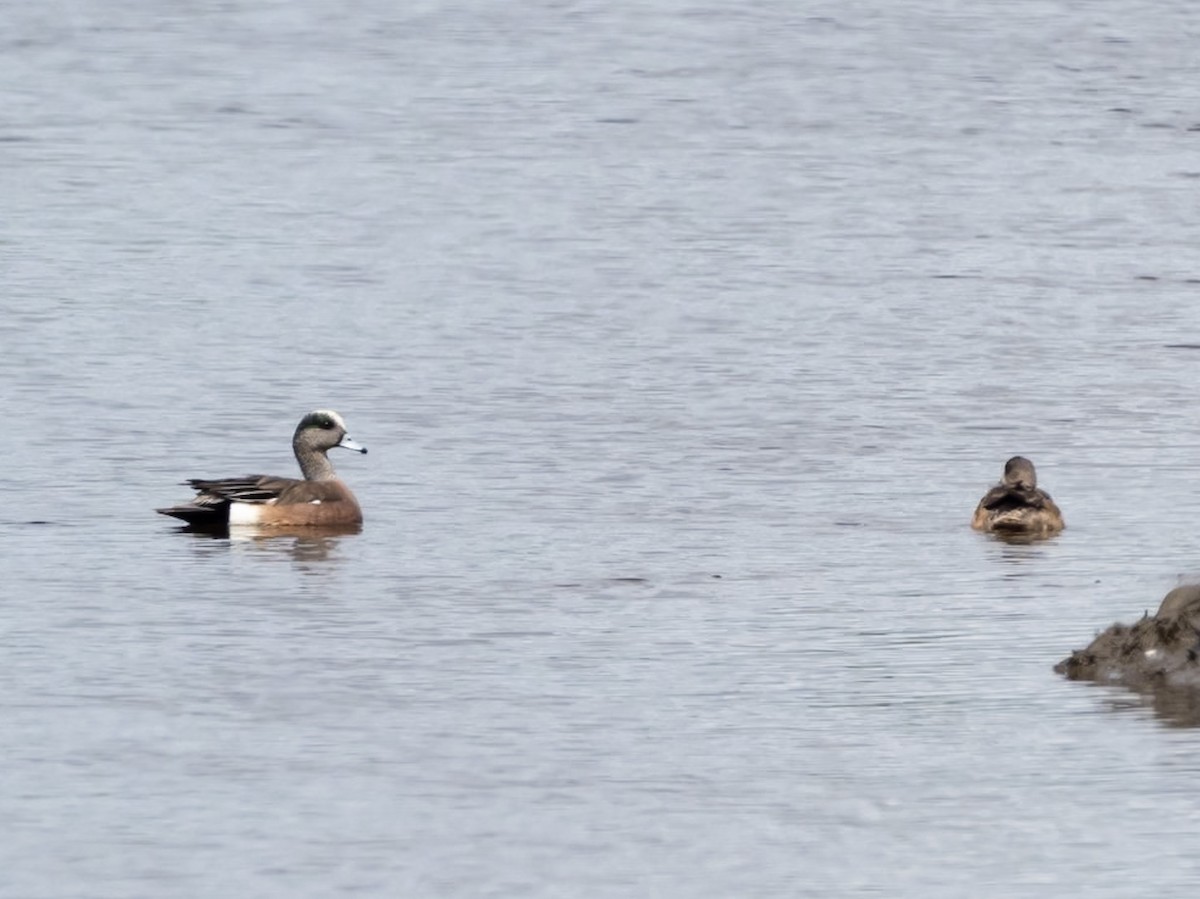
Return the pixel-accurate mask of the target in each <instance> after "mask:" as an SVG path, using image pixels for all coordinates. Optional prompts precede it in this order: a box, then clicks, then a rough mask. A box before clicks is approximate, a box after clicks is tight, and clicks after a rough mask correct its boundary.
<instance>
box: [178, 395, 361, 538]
mask: <svg viewBox="0 0 1200 899" xmlns="http://www.w3.org/2000/svg"><path fill="white" fill-rule="evenodd" d="M335 446H340V447H344V448H345V449H349V450H354V451H355V452H359V453H365V452H366V451H367V449H366V447H364V446H360V445H359V444H357V443H355V442H354V441H353V440H351V439H350V436H349V435H348V434H347V433H346V423H345V422H344V421H342V417H341V416H340V415H338V414H337V413H336V412H331V411H330V410H328V409H318V410H316V411H315V412H309V413H308V414H307V415H306V416H304V418H302V419H300V424H298V425H296V433H295V434H294V435H293V436H292V450H293V451H294V452H295V453H296V461H297V462H299V463H300V471H301V473H302V474H303V475H304V479H303V480H298V479H296V478H276V477H271V476H270V475H256V474H252V475H246V476H245V477H241V478H221V479H220V480H215V481H205V480H201V479H199V478H192V479H190V480H188V481H186V482H185V483H187V484H189V485H190V486H191V487H192V489H194V490H195V491H196V494H197V495H196V496H195V497H193V499H192V500H191V501H190V502H187V503H183V504H181V505H178V506H170V507H168V508H166V509H156V510H155V511H157V512H161V513H162V514H163V515H171V516H174V517H175V518H181V519H183V520H184V521H186V522H187V523H188V524H190V525H192V526H193V527H196V528H203V529H218V530H219V529H222V528H226V527H229V526H230V525H253V526H257V527H306V526H317V527H352V526H356V525H360V524H362V509H360V508H359V506H358V500H356V499H355V498H354V494H353V493H351V492H350V488H349V487H347V486H346V485H345V484H344V483H342V481H341V479H340V478H338V476H337V475H336V474H334V471H333V466H332V465H331V464H330V462H329V459H328V457H326V455H325V453H326V451H328V450H330V449H332V448H333V447H335Z"/></svg>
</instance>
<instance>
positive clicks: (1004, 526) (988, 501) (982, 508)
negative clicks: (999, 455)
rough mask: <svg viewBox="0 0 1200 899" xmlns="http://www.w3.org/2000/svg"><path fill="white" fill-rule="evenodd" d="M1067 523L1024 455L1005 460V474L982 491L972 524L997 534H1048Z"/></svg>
mask: <svg viewBox="0 0 1200 899" xmlns="http://www.w3.org/2000/svg"><path fill="white" fill-rule="evenodd" d="M1065 526H1066V525H1065V524H1064V522H1063V517H1062V512H1061V511H1060V510H1059V508H1058V506H1057V505H1055V502H1054V500H1052V499H1051V498H1050V494H1049V493H1047V492H1046V491H1045V490H1042V489H1040V488H1039V487H1038V485H1037V471H1036V470H1035V469H1034V467H1033V463H1032V462H1030V461H1029V460H1028V459H1026V458H1025V457H1024V456H1013V457H1012V458H1011V459H1009V460H1008V461H1007V462H1006V463H1004V478H1003V479H1002V480H1001V481H1000V483H999V484H997V485H996V486H995V487H993V488H992V489H991V490H989V491H988V492H987V493H986V494H984V497H983V499H981V500H980V501H979V505H978V506H976V507H975V515H974V517H973V518H972V519H971V527H973V528H975V530H977V531H991V532H994V533H1000V534H1012V535H1025V536H1035V537H1048V536H1050V535H1051V534H1057V533H1058V532H1059V531H1061V530H1062V529H1063V528H1064V527H1065Z"/></svg>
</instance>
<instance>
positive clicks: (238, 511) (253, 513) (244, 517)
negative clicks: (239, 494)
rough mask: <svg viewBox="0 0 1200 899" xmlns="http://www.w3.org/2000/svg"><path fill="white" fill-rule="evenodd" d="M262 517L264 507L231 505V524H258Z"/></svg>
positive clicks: (242, 504) (252, 504) (250, 504)
mask: <svg viewBox="0 0 1200 899" xmlns="http://www.w3.org/2000/svg"><path fill="white" fill-rule="evenodd" d="M261 515H262V506H261V505H258V504H256V503H230V504H229V523H230V524H258V520H259V517H260V516H261Z"/></svg>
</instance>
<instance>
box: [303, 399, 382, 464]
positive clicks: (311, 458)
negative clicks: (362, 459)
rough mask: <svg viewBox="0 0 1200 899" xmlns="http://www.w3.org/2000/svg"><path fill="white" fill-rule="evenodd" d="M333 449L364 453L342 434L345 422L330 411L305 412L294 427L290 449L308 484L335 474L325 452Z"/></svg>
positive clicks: (344, 430)
mask: <svg viewBox="0 0 1200 899" xmlns="http://www.w3.org/2000/svg"><path fill="white" fill-rule="evenodd" d="M335 446H340V447H344V448H345V449H348V450H354V451H355V452H358V453H365V452H366V451H367V449H366V447H364V446H360V445H359V444H358V443H355V442H354V441H353V440H352V439H351V438H350V435H349V434H347V433H346V422H345V421H343V420H342V416H340V415H338V414H337V413H336V412H334V411H333V410H331V409H317V410H315V411H313V412H309V413H308V414H307V415H306V416H304V417H303V418H302V419H300V424H298V425H296V433H295V434H294V435H292V449H293V450H294V451H295V453H296V461H297V462H299V463H300V470H301V471H302V472H304V477H305V478H306V479H307V480H309V481H327V480H330V479H332V478H334V477H336V475H335V474H334V472H333V466H332V465H331V464H330V463H329V459H328V458H326V456H325V453H326V451H328V450H331V449H333V448H334V447H335Z"/></svg>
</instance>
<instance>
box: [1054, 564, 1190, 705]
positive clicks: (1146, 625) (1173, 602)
mask: <svg viewBox="0 0 1200 899" xmlns="http://www.w3.org/2000/svg"><path fill="white" fill-rule="evenodd" d="M1054 670H1055V671H1057V672H1058V673H1059V674H1064V675H1066V676H1067V677H1068V678H1070V679H1071V680H1095V681H1103V682H1108V683H1114V682H1115V683H1123V684H1127V685H1128V686H1131V687H1139V688H1142V687H1151V688H1152V687H1194V688H1200V584H1188V585H1187V586H1183V587H1176V588H1175V589H1174V590H1172V591H1171V592H1170V593H1168V594H1167V595H1166V596H1165V597H1164V598H1163V601H1162V604H1161V605H1160V606H1159V607H1158V611H1157V612H1156V613H1155V614H1154V615H1146V616H1144V617H1143V618H1142V620H1141V621H1139V622H1137V623H1136V624H1114V625H1113V626H1112V627H1110V628H1109V629H1108V630H1106V631H1104V632H1103V633H1102V634H1100V635H1099V636H1098V637H1096V639H1095V640H1093V641H1092V643H1091V645H1090V646H1088V648H1087V649H1077V650H1075V651H1074V652H1073V653H1071V655H1070V657H1069V658H1066V659H1063V660H1062V661H1061V662H1059V663H1058V664H1057V665H1055V666H1054Z"/></svg>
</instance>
